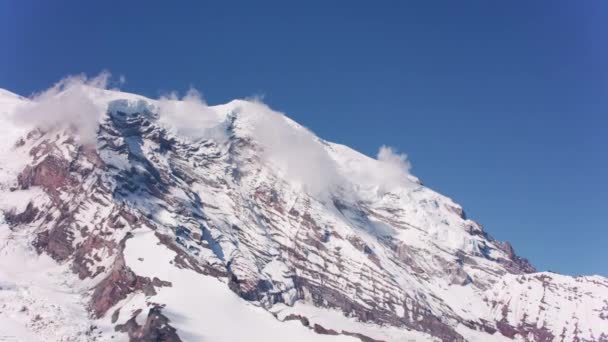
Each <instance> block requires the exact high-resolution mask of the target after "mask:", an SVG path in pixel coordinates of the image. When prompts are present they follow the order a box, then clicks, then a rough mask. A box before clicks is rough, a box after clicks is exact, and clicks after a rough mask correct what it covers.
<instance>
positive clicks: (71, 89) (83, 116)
mask: <svg viewBox="0 0 608 342" xmlns="http://www.w3.org/2000/svg"><path fill="white" fill-rule="evenodd" d="M109 78H110V73H108V72H102V73H100V74H99V75H98V76H96V77H93V78H87V77H86V76H85V75H84V74H81V75H77V76H69V77H66V78H64V79H62V80H61V81H59V82H57V83H56V84H55V85H53V86H52V87H51V88H49V89H47V90H45V91H42V92H40V93H37V94H34V95H32V96H31V101H29V102H28V103H26V104H24V105H22V106H19V107H17V108H16V110H15V112H14V113H13V115H12V119H13V121H14V122H15V123H17V124H19V125H22V126H26V127H32V128H34V127H38V128H41V129H42V130H45V131H49V130H56V129H65V128H70V129H73V130H74V131H75V132H76V137H77V138H78V139H79V140H80V142H81V143H83V144H87V143H92V142H93V141H94V140H95V135H96V132H97V128H98V126H99V119H100V117H101V116H102V115H103V114H104V112H105V110H106V108H105V107H104V106H103V105H102V104H99V103H98V102H95V101H94V100H93V97H92V95H91V91H90V89H91V88H100V89H106V87H107V85H108V80H109Z"/></svg>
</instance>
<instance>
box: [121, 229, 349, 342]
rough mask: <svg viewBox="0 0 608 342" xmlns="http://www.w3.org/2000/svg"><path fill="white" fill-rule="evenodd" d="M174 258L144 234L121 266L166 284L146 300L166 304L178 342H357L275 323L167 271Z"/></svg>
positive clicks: (202, 282)
mask: <svg viewBox="0 0 608 342" xmlns="http://www.w3.org/2000/svg"><path fill="white" fill-rule="evenodd" d="M174 257H175V252H173V251H171V250H169V249H167V248H166V247H164V246H163V245H160V244H159V241H158V239H157V238H156V237H155V235H154V232H153V231H150V230H144V229H140V230H138V231H135V232H134V237H132V238H130V239H128V240H127V243H126V250H125V260H126V262H127V264H128V265H130V266H131V268H132V269H133V271H134V272H135V273H136V274H138V275H141V276H147V277H159V278H160V279H161V280H164V281H169V282H171V283H172V286H171V287H162V288H160V289H158V294H157V295H156V296H154V297H153V298H152V299H151V300H152V301H154V302H155V303H160V304H167V308H166V309H165V310H163V314H165V315H166V316H167V317H168V318H169V319H170V323H171V325H172V326H174V327H175V328H177V329H178V332H179V335H180V338H182V339H183V340H184V341H213V342H237V341H244V340H253V341H287V340H288V341H294V342H298V341H301V342H312V341H357V340H356V339H353V338H351V337H346V336H326V335H319V334H316V333H314V332H313V331H312V330H310V329H308V328H306V327H304V326H303V325H301V324H300V322H297V321H291V322H279V321H278V320H276V319H275V318H274V317H273V316H272V315H271V314H270V313H268V312H267V311H266V310H264V309H263V308H261V307H257V306H254V305H252V304H251V303H249V302H246V301H244V300H243V299H241V298H239V297H238V296H237V295H236V294H234V293H233V292H232V291H230V290H229V289H228V287H227V286H226V284H225V283H223V282H222V281H220V280H218V279H216V278H213V277H209V276H204V275H201V274H198V273H196V272H194V271H192V270H188V269H180V268H177V267H171V266H170V264H171V262H172V260H173V258H174ZM140 258H141V259H143V260H140ZM185 294H187V295H185ZM140 296H141V295H140ZM121 311H122V310H121ZM121 319H123V320H126V319H125V318H123V317H121Z"/></svg>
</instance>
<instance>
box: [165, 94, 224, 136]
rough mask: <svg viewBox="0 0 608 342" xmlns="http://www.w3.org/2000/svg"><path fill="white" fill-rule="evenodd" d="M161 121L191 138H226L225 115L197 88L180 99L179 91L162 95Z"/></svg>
mask: <svg viewBox="0 0 608 342" xmlns="http://www.w3.org/2000/svg"><path fill="white" fill-rule="evenodd" d="M157 106H158V114H159V121H160V122H161V123H162V124H164V125H165V126H166V127H167V128H169V129H170V130H173V131H174V133H176V134H177V135H180V136H183V137H186V138H189V139H193V140H196V139H201V138H206V139H209V138H210V139H214V140H216V141H218V142H222V141H224V140H225V139H226V130H225V125H224V124H225V116H224V115H222V114H221V113H218V112H217V111H215V110H214V109H213V108H211V107H209V106H208V105H207V104H206V103H205V101H204V100H203V98H202V96H201V94H200V93H199V92H198V91H197V90H196V89H192V88H191V89H190V90H188V92H187V93H186V95H185V96H184V97H182V98H181V100H180V99H179V96H178V95H177V93H175V92H172V93H170V94H169V95H165V96H161V98H159V99H158V101H157Z"/></svg>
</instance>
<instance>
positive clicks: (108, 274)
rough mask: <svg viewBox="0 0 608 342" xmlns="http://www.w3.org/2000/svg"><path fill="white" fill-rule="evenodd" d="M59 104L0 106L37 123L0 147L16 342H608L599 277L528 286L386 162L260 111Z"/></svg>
mask: <svg viewBox="0 0 608 342" xmlns="http://www.w3.org/2000/svg"><path fill="white" fill-rule="evenodd" d="M67 89H68V90H69V91H67V92H65V91H66V88H65V87H63V88H62V89H61V91H56V92H49V93H46V95H44V96H38V97H33V98H32V99H31V100H30V101H31V102H32V103H31V104H30V105H28V106H25V107H23V108H16V107H10V106H7V105H5V104H2V103H1V102H0V106H4V107H2V108H4V109H3V110H5V111H6V112H7V113H9V115H8V116H7V117H6V118H4V117H3V119H2V120H7V123H8V124H10V125H12V124H13V122H12V121H10V120H12V119H9V118H14V117H15V113H14V111H18V112H17V114H18V115H17V116H19V117H22V118H27V119H28V120H29V121H28V122H26V123H24V122H19V124H21V126H20V127H27V129H23V130H21V131H15V132H16V133H14V134H12V135H11V136H9V137H10V139H12V140H11V141H9V142H6V143H4V144H2V145H1V146H0V160H2V161H3V163H2V165H3V166H2V169H0V193H1V196H0V197H1V198H2V201H1V203H0V211H1V213H2V215H1V216H2V217H3V219H2V220H0V221H1V223H0V232H1V234H3V235H1V236H2V238H3V241H4V244H3V246H2V247H0V248H1V249H0V251H1V252H2V253H3V258H2V265H3V268H1V269H2V270H3V271H2V272H0V282H2V284H4V283H7V284H9V282H10V284H9V285H7V288H9V289H14V290H10V291H11V292H10V293H9V294H7V296H6V297H0V300H1V301H2V303H3V304H5V305H7V307H8V309H7V310H3V312H2V313H0V320H2V321H4V320H8V319H9V317H10V320H11V321H10V322H11V327H14V329H15V331H21V330H19V329H20V328H19V327H21V326H28V327H31V326H34V327H35V328H32V329H31V331H30V332H28V334H30V335H20V336H27V338H26V337H24V339H28V340H36V339H39V340H40V339H44V338H48V337H49V336H55V335H52V334H54V333H61V334H62V337H61V338H63V339H64V340H75V341H80V340H82V341H85V340H86V339H87V337H85V336H92V334H93V335H94V336H95V339H96V340H98V341H109V340H116V339H130V340H151V339H152V338H153V337H154V336H163V339H162V340H164V341H180V340H181V341H195V340H203V339H207V340H213V341H234V340H243V339H245V338H249V339H254V340H268V341H279V340H286V339H289V340H296V341H297V340H301V341H316V340H325V341H330V340H356V339H359V340H363V341H378V340H383V341H400V340H403V339H406V340H408V339H411V340H416V341H437V340H442V341H509V340H512V339H519V340H528V341H532V340H534V341H541V340H552V339H554V338H557V337H558V336H562V337H563V339H565V340H576V339H587V340H597V341H601V340H602V339H606V338H607V337H606V336H608V335H607V334H608V331H607V330H606V329H605V324H602V323H603V322H604V320H606V319H608V306H607V305H606V303H608V293H607V289H608V281H607V280H606V279H605V278H602V277H583V278H573V277H569V276H563V275H557V274H552V273H547V272H541V273H537V272H535V270H534V268H533V267H532V266H531V265H530V263H528V261H527V260H525V259H523V258H521V257H519V256H517V255H516V254H515V252H514V251H513V248H512V247H511V245H510V244H508V243H503V242H500V241H496V240H494V239H493V238H492V237H490V236H489V235H488V234H487V233H485V232H484V231H483V229H482V227H481V225H479V224H478V223H476V222H475V221H473V220H471V219H469V218H467V217H466V215H465V214H464V210H463V208H462V207H461V206H460V205H458V204H457V203H455V202H454V201H453V200H452V199H450V198H448V197H446V196H443V195H441V194H440V193H438V192H436V191H433V190H431V189H429V188H427V187H425V186H424V185H422V184H421V182H420V181H419V180H418V179H417V178H416V177H415V176H413V175H411V173H410V164H409V162H408V160H407V158H406V156H405V155H403V154H399V153H397V152H395V151H394V150H392V149H391V148H388V147H382V148H381V149H380V151H379V153H378V156H377V158H375V159H374V158H371V157H368V156H365V155H363V154H361V153H359V152H356V151H354V150H352V149H350V148H348V147H346V146H344V145H339V144H334V143H331V142H327V141H325V140H323V139H321V138H319V137H317V136H316V135H315V134H314V133H312V132H310V131H309V130H308V129H306V128H305V127H303V126H301V125H299V124H298V123H296V122H294V121H293V120H291V119H289V118H288V117H287V116H285V115H284V114H282V113H280V112H276V111H274V110H272V109H271V108H269V107H268V106H266V105H265V104H263V103H261V102H259V101H255V100H251V101H249V100H235V101H231V102H229V103H227V104H223V105H217V106H209V105H207V104H206V103H205V102H204V101H203V100H202V99H201V97H200V95H198V94H197V93H195V92H189V93H188V94H187V95H186V96H184V97H183V98H178V97H177V96H176V95H169V96H165V97H161V98H159V99H155V100H152V99H148V98H145V97H142V96H139V95H136V94H128V93H122V92H119V91H112V90H106V89H100V88H97V87H92V86H89V85H86V86H85V87H84V88H81V89H76V88H73V89H72V88H67ZM57 96H61V97H60V99H58V98H57ZM49 118H52V120H50V119H49ZM42 119H44V120H42ZM91 123H92V124H91ZM23 125H25V126H23ZM28 125H29V126H28ZM85 136H86V139H85ZM32 248H33V250H32ZM24 255H27V256H28V257H27V260H33V261H32V262H31V264H28V265H27V267H25V269H24V270H17V269H15V267H9V265H10V263H11V262H13V263H17V262H18V261H19V260H20V259H22V258H23V256H24ZM5 266H6V268H4V267H5ZM41 268H42V269H44V270H46V271H45V272H42V273H44V274H42V273H41V272H40V269H41ZM5 269H6V270H7V271H6V272H4V270H5ZM32 283H35V284H37V285H36V286H41V288H37V287H36V288H32V287H31V285H28V284H32ZM38 284H40V285H38ZM4 287H5V286H4V285H3V288H4ZM24 288H27V289H28V291H27V292H25V291H22V290H21V289H24ZM24 293H28V294H27V295H24ZM49 293H51V295H48V294H49ZM83 298H84V299H83ZM83 300H84V301H85V303H84V304H82V301H83ZM53 301H56V302H57V303H58V304H56V306H53V305H55V304H53V305H51V303H53ZM20 306H28V308H27V309H26V310H25V311H22V308H21V307H20ZM51 307H53V308H56V309H54V310H55V311H53V312H54V313H52V312H51V311H49V308H51ZM31 310H36V313H35V314H34V313H32V315H35V316H34V320H33V321H30V316H29V315H30V313H29V311H31ZM36 315H37V316H36ZM36 317H40V318H36ZM583 317H584V318H585V319H584V320H583V319H582V318H583ZM237 320H238V322H239V327H240V328H239V329H234V327H233V326H231V325H230V323H229V322H234V321H237ZM31 322H39V323H35V325H32V324H34V323H31ZM53 322H56V323H53ZM91 326H95V327H96V328H95V329H92V328H90V327H91ZM91 329H92V330H91ZM26 330H27V329H26ZM20 333H22V332H20ZM22 334H24V333H22ZM31 336H33V337H31Z"/></svg>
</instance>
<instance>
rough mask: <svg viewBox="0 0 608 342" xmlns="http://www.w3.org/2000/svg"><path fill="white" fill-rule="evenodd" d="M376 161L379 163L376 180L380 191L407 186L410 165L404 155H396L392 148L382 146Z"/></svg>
mask: <svg viewBox="0 0 608 342" xmlns="http://www.w3.org/2000/svg"><path fill="white" fill-rule="evenodd" d="M376 159H377V160H378V162H379V167H378V170H377V175H376V179H377V181H378V185H379V187H380V189H381V190H382V191H389V190H390V189H391V188H394V187H399V186H403V185H407V184H408V183H410V182H411V180H410V169H411V167H412V166H411V164H410V162H409V160H408V159H407V155H406V154H404V153H397V152H396V151H394V150H393V148H392V147H389V146H386V145H382V146H381V147H380V149H379V150H378V156H377V157H376Z"/></svg>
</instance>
